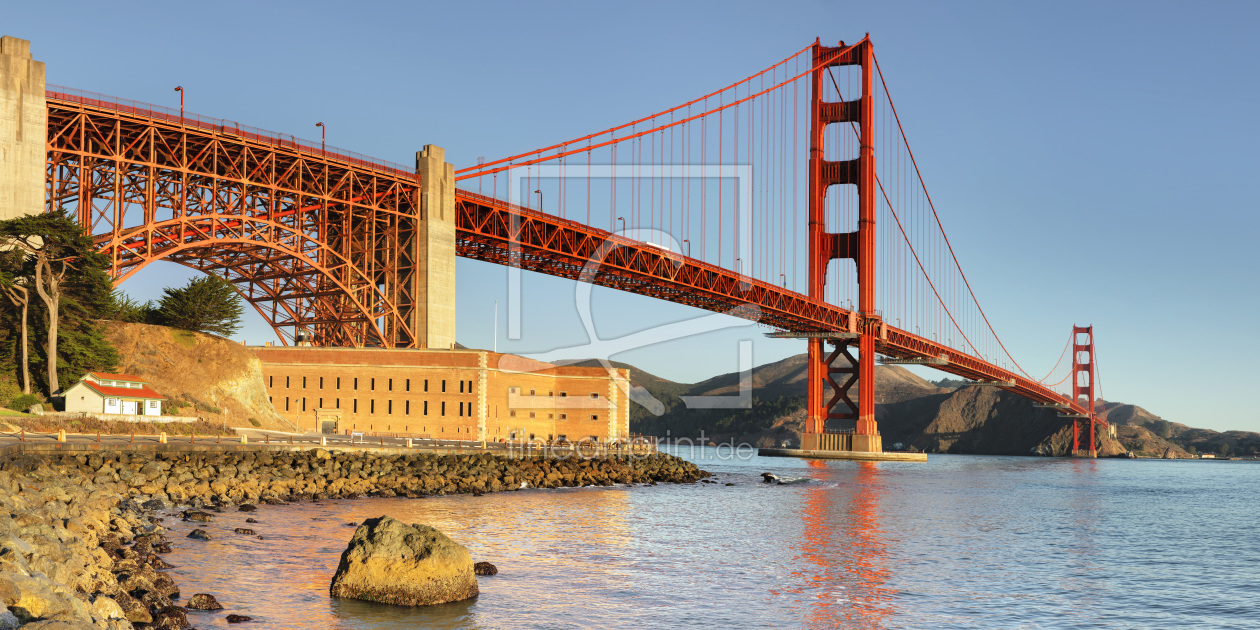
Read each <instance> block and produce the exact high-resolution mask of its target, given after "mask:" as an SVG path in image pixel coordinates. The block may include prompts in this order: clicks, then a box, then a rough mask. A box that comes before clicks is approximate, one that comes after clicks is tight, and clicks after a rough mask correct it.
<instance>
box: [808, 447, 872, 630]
mask: <svg viewBox="0 0 1260 630" xmlns="http://www.w3.org/2000/svg"><path fill="white" fill-rule="evenodd" d="M808 464H809V466H810V469H811V470H810V471H809V476H810V477H812V478H813V481H812V482H811V483H809V484H807V486H806V489H805V491H804V493H803V497H804V499H805V501H804V504H803V505H802V508H801V521H802V523H803V525H804V541H803V543H802V544H801V557H800V559H799V560H800V561H799V562H797V566H798V567H800V569H799V570H798V571H797V572H796V573H795V575H796V577H797V578H798V579H799V583H800V585H801V586H800V587H798V588H797V589H793V590H791V591H788V592H789V593H794V594H797V595H800V596H802V597H806V598H810V599H804V600H802V601H801V604H802V605H803V610H802V612H803V613H804V615H805V618H804V621H805V623H806V625H807V627H809V628H820V629H821V628H836V627H844V628H882V627H884V621H885V620H886V618H888V617H890V616H891V615H893V614H894V613H895V612H896V610H895V606H894V600H895V597H896V595H897V591H896V590H894V589H892V588H890V587H888V586H887V583H888V581H889V578H890V576H891V572H890V571H889V568H888V565H889V561H888V557H887V556H888V552H887V545H888V542H887V539H886V532H885V531H884V530H882V529H881V528H880V523H879V509H880V499H881V498H882V497H881V495H882V492H883V486H882V483H881V480H880V469H879V464H877V463H874V462H858V463H856V470H855V471H854V472H853V474H852V476H850V477H849V479H850V480H851V481H852V483H851V484H850V485H848V486H845V485H839V486H833V485H831V483H830V482H831V481H833V480H835V479H836V478H837V477H841V479H842V481H841V483H842V484H843V483H844V482H843V479H844V477H845V476H842V475H836V474H835V471H830V472H828V471H827V469H828V467H829V466H831V467H837V468H839V467H845V468H848V467H851V466H854V465H855V464H853V463H850V462H830V463H828V462H825V461H819V460H810V461H809V462H808Z"/></svg>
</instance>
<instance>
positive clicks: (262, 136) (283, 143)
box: [44, 85, 416, 177]
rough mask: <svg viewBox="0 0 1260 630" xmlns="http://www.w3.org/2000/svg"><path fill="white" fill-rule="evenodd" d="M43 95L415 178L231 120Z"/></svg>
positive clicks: (52, 92)
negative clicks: (230, 135)
mask: <svg viewBox="0 0 1260 630" xmlns="http://www.w3.org/2000/svg"><path fill="white" fill-rule="evenodd" d="M44 94H45V96H46V97H47V98H50V99H53V100H58V101H66V102H70V103H79V104H81V105H87V106H89V107H99V108H102V109H110V110H114V111H117V112H123V113H126V114H134V115H136V116H143V117H145V118H154V119H157V120H164V121H167V122H170V123H174V124H177V125H187V126H190V127H197V128H199V129H205V130H208V131H213V132H215V133H229V134H232V135H236V136H240V137H242V138H245V139H247V140H254V141H257V142H265V143H267V144H271V145H276V146H280V147H285V148H288V149H293V150H295V151H303V152H306V153H314V154H318V155H322V156H324V157H326V158H331V159H333V160H337V161H341V162H347V163H349V164H354V165H355V166H363V167H366V168H372V169H378V170H382V171H385V172H388V173H391V174H394V175H407V176H411V177H415V175H416V171H415V169H414V168H411V169H409V168H407V167H405V166H403V165H402V164H398V163H397V162H390V161H387V160H382V159H379V158H374V157H372V156H370V155H363V154H362V153H356V152H354V151H347V150H346V149H340V148H337V147H331V146H327V145H324V144H321V143H319V142H315V141H313V140H305V139H302V138H299V137H297V136H295V135H292V134H286V133H279V132H276V131H268V130H266V129H259V128H258V127H251V126H249V125H242V124H240V123H238V122H235V121H232V120H225V119H222V118H211V117H209V116H201V115H198V114H190V113H187V112H181V111H180V110H178V109H173V108H170V107H163V106H161V105H154V104H152V103H144V102H141V101H133V100H131V99H125V98H118V97H115V96H109V95H106V94H100V93H98V92H89V91H87V90H80V89H76V88H71V87H65V86H63V85H48V86H46V89H45V92H44Z"/></svg>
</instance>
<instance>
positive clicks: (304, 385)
mask: <svg viewBox="0 0 1260 630" xmlns="http://www.w3.org/2000/svg"><path fill="white" fill-rule="evenodd" d="M302 389H306V377H305V376H303V377H302Z"/></svg>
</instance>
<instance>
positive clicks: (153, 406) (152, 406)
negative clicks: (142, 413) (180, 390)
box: [149, 400, 158, 409]
mask: <svg viewBox="0 0 1260 630" xmlns="http://www.w3.org/2000/svg"><path fill="white" fill-rule="evenodd" d="M157 408H158V401H156V400H150V401H149V409H157Z"/></svg>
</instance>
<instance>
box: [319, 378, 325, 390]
mask: <svg viewBox="0 0 1260 630" xmlns="http://www.w3.org/2000/svg"><path fill="white" fill-rule="evenodd" d="M319 388H320V389H324V377H322V376H321V377H319Z"/></svg>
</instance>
